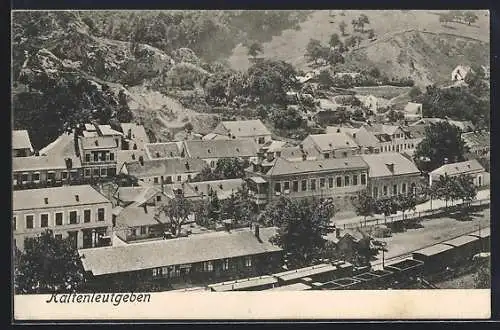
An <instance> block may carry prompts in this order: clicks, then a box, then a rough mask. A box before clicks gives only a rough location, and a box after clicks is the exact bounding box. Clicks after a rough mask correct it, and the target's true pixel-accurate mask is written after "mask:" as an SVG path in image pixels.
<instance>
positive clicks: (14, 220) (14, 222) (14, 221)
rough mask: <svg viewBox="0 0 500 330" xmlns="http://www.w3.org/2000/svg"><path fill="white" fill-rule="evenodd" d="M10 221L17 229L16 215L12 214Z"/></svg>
mask: <svg viewBox="0 0 500 330" xmlns="http://www.w3.org/2000/svg"><path fill="white" fill-rule="evenodd" d="M12 221H13V223H12V226H13V227H14V230H17V217H16V216H14V217H13V218H12Z"/></svg>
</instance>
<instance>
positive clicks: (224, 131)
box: [212, 119, 272, 145]
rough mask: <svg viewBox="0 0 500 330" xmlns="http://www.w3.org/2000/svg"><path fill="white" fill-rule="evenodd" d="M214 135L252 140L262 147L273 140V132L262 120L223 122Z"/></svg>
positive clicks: (214, 131)
mask: <svg viewBox="0 0 500 330" xmlns="http://www.w3.org/2000/svg"><path fill="white" fill-rule="evenodd" d="M212 133H215V134H219V135H226V136H228V137H231V138H232V139H240V138H251V139H253V140H254V141H255V143H258V144H260V145H262V144H264V143H266V142H267V141H270V140H272V136H271V132H270V131H269V129H267V127H266V126H265V125H264V124H263V123H262V121H260V119H255V120H234V121H221V122H220V123H219V124H218V125H217V127H215V129H214V130H213V131H212Z"/></svg>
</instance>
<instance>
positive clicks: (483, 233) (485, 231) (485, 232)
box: [469, 227, 491, 238]
mask: <svg viewBox="0 0 500 330" xmlns="http://www.w3.org/2000/svg"><path fill="white" fill-rule="evenodd" d="M469 235H473V236H477V237H481V238H489V237H490V235H491V228H490V227H485V228H481V230H476V231H475V232H473V233H470V234H469Z"/></svg>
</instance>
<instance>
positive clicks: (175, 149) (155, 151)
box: [144, 142, 181, 159]
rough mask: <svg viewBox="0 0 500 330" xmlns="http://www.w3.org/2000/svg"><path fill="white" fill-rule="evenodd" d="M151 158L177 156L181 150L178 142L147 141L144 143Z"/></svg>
mask: <svg viewBox="0 0 500 330" xmlns="http://www.w3.org/2000/svg"><path fill="white" fill-rule="evenodd" d="M144 149H145V150H146V154H147V156H148V158H149V159H162V158H176V157H180V156H181V150H180V148H179V146H178V144H177V143H176V142H160V143H146V144H145V145H144Z"/></svg>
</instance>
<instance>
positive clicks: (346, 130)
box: [326, 126, 359, 136]
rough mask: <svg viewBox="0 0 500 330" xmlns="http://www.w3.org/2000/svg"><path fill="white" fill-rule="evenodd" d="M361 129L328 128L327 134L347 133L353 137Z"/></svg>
mask: <svg viewBox="0 0 500 330" xmlns="http://www.w3.org/2000/svg"><path fill="white" fill-rule="evenodd" d="M358 129H359V128H354V127H346V126H327V127H326V133H327V134H330V133H346V134H349V135H350V136H352V134H353V133H356V132H357V131H358Z"/></svg>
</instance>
